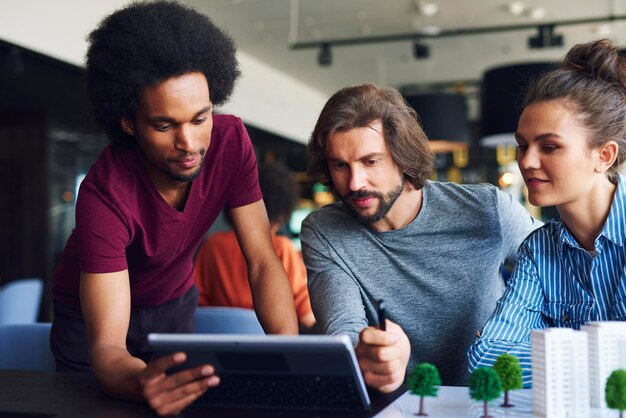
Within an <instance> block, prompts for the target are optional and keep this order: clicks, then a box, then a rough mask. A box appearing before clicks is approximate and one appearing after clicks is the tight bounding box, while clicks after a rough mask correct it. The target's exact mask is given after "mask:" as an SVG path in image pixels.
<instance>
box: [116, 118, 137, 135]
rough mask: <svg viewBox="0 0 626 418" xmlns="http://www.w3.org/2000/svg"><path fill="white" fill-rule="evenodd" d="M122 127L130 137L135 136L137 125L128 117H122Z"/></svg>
mask: <svg viewBox="0 0 626 418" xmlns="http://www.w3.org/2000/svg"><path fill="white" fill-rule="evenodd" d="M120 125H122V129H123V130H124V132H126V133H127V134H128V135H130V136H135V124H134V123H133V121H132V120H130V118H129V117H128V116H122V120H121V121H120Z"/></svg>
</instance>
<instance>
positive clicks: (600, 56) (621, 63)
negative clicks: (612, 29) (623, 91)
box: [563, 39, 626, 88]
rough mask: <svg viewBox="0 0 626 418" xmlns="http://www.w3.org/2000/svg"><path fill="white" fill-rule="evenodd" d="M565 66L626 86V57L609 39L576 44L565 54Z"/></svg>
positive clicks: (595, 77)
mask: <svg viewBox="0 0 626 418" xmlns="http://www.w3.org/2000/svg"><path fill="white" fill-rule="evenodd" d="M563 67H564V68H570V69H573V70H577V71H581V72H583V73H585V74H587V75H589V76H590V77H592V78H594V79H599V80H604V81H608V82H613V83H618V84H620V85H621V87H622V88H626V59H625V58H623V57H622V56H621V55H620V53H619V51H618V49H617V47H616V46H615V45H613V43H612V42H611V41H609V40H608V39H600V40H597V41H594V42H589V43H585V44H578V45H575V46H574V47H573V48H572V49H571V50H570V51H569V52H568V53H567V55H566V56H565V59H564V60H563Z"/></svg>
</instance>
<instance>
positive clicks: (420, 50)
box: [413, 38, 430, 60]
mask: <svg viewBox="0 0 626 418" xmlns="http://www.w3.org/2000/svg"><path fill="white" fill-rule="evenodd" d="M413 56H414V57H415V59H418V60H419V59H426V58H428V57H430V47H429V46H428V45H426V44H423V43H422V41H421V40H420V39H419V38H413Z"/></svg>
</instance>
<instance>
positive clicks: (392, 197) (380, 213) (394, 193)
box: [342, 181, 404, 224]
mask: <svg viewBox="0 0 626 418" xmlns="http://www.w3.org/2000/svg"><path fill="white" fill-rule="evenodd" d="M403 190H404V182H403V181H400V184H399V185H398V186H397V187H396V188H394V189H393V190H391V191H389V192H388V193H387V194H383V193H381V192H375V191H371V190H357V191H355V192H351V193H348V194H346V195H345V196H343V198H342V200H343V203H344V205H345V206H346V207H347V208H348V209H349V210H350V212H352V214H353V215H354V216H355V217H356V218H357V219H358V220H359V221H361V222H364V223H369V224H373V223H375V222H378V221H380V220H381V219H383V218H384V217H385V216H386V215H387V213H388V212H389V211H390V210H391V208H392V207H393V205H394V203H396V200H398V198H399V197H400V195H401V194H402V191H403ZM365 197H376V198H378V202H379V203H378V209H376V212H374V213H373V214H371V215H361V214H360V213H359V212H358V211H357V210H356V209H354V207H353V206H352V202H351V200H352V199H355V198H356V199H362V198H365Z"/></svg>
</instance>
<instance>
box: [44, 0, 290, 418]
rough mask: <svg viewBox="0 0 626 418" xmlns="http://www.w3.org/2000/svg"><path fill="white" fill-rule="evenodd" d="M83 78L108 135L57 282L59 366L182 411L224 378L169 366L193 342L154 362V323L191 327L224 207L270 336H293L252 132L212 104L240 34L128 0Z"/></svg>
mask: <svg viewBox="0 0 626 418" xmlns="http://www.w3.org/2000/svg"><path fill="white" fill-rule="evenodd" d="M88 40H89V50H88V52H87V63H86V67H87V81H88V86H89V91H90V97H91V102H92V104H93V108H94V111H95V114H96V117H97V119H98V121H99V122H100V124H101V125H102V127H103V128H104V130H105V131H106V133H107V134H108V136H109V137H110V139H111V144H110V145H109V146H107V147H106V148H105V149H104V150H103V151H102V153H101V154H100V156H99V157H98V159H97V161H96V162H95V163H94V165H93V166H92V167H91V169H90V170H89V173H88V174H87V176H86V178H85V180H84V181H83V182H82V185H81V188H80V193H79V196H78V200H77V203H76V228H75V230H74V231H73V232H72V234H71V236H70V238H69V239H68V242H67V245H66V247H65V250H64V253H63V256H62V259H61V261H60V264H59V266H58V268H57V270H56V272H55V277H54V285H53V299H54V321H53V326H52V333H51V346H52V350H53V353H54V355H55V357H56V363H57V370H60V371H73V370H91V371H92V372H93V373H94V374H95V376H96V378H97V379H98V381H99V382H100V384H101V386H102V387H103V389H104V390H105V391H106V392H107V393H109V394H111V395H113V396H116V397H121V398H127V399H145V400H147V401H148V403H149V404H150V406H151V407H152V408H153V409H154V410H155V411H156V412H157V413H158V414H161V415H169V414H176V413H179V412H180V411H181V410H182V409H184V408H185V407H186V406H187V405H189V404H190V403H191V402H192V401H194V400H195V399H196V398H197V397H199V396H200V395H202V393H204V391H206V390H207V389H208V388H209V387H212V386H215V385H217V384H219V377H218V376H215V375H214V369H213V367H212V366H211V365H204V366H200V367H195V368H190V369H186V370H182V371H179V372H177V373H174V374H171V375H168V374H166V371H167V370H168V369H169V368H171V367H172V366H175V365H180V364H183V363H184V362H185V359H186V356H185V353H176V354H172V355H170V356H166V357H162V358H157V359H152V357H151V356H152V353H151V352H150V349H149V347H148V346H147V344H146V336H147V334H148V333H151V332H168V333H171V332H190V331H192V329H193V315H194V310H195V308H196V306H197V302H198V292H197V289H196V287H195V286H194V279H193V255H194V252H195V250H196V248H197V246H198V244H199V243H200V242H201V240H202V238H203V236H204V235H205V233H206V231H207V230H208V229H209V227H210V226H211V225H212V224H213V222H214V221H215V219H216V217H217V216H218V214H219V213H220V211H221V210H222V208H224V207H226V208H227V209H228V210H229V211H230V216H231V218H232V220H233V225H234V227H235V231H236V233H237V239H238V240H239V243H240V245H241V249H242V251H243V254H244V255H245V258H246V262H247V266H248V271H249V281H250V287H251V289H252V294H253V295H254V306H255V308H256V311H257V315H258V317H259V320H260V322H261V324H262V325H263V328H264V329H265V331H266V332H267V333H278V334H295V333H297V329H298V328H297V318H296V313H295V308H294V302H293V297H292V295H291V290H290V286H289V282H288V281H287V277H286V275H285V271H284V270H283V267H282V265H281V263H280V261H279V260H278V258H277V257H276V254H275V253H274V250H273V246H272V241H271V238H270V228H269V222H268V219H267V215H266V211H265V207H264V205H263V200H262V196H261V192H260V188H259V183H258V178H257V176H258V175H257V164H256V159H255V155H254V150H253V147H252V144H251V142H250V139H249V137H248V134H247V132H246V130H245V128H244V126H243V124H242V122H241V120H240V119H239V118H236V117H234V116H230V115H214V114H213V107H214V106H217V105H220V104H223V103H224V102H225V101H226V100H227V99H228V97H229V96H230V94H231V92H232V90H233V86H234V83H235V80H236V79H237V76H238V75H239V71H238V69H237V61H236V58H235V47H234V45H233V42H232V40H231V39H230V38H229V37H228V36H227V35H226V34H224V33H223V32H222V31H221V30H220V29H219V28H217V27H216V26H214V25H213V23H212V22H211V21H210V20H209V19H208V18H207V17H206V16H204V15H202V14H200V13H198V12H197V11H195V10H193V9H191V8H189V7H187V6H184V5H181V4H178V3H175V2H169V1H157V2H145V3H132V4H130V5H128V6H126V7H125V8H123V9H121V10H118V11H116V12H114V13H113V14H111V15H110V16H108V17H107V18H105V19H104V20H103V21H102V22H101V23H100V25H99V26H98V27H97V28H96V29H95V30H94V31H93V32H92V33H91V34H90V35H89V38H88Z"/></svg>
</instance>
